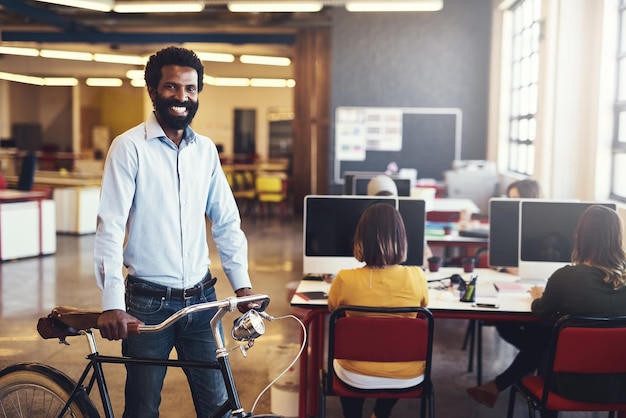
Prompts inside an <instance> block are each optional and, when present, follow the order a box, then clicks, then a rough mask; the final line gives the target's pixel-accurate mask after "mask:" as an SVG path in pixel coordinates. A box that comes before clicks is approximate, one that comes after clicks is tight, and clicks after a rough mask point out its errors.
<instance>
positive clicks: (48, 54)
mask: <svg viewBox="0 0 626 418" xmlns="http://www.w3.org/2000/svg"><path fill="white" fill-rule="evenodd" d="M39 55H40V56H41V57H44V58H58V59H64V60H75V61H92V60H93V54H91V53H89V52H74V51H55V50H52V49H42V50H41V51H39Z"/></svg>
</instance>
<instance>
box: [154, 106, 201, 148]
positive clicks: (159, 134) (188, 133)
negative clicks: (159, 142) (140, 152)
mask: <svg viewBox="0 0 626 418" xmlns="http://www.w3.org/2000/svg"><path fill="white" fill-rule="evenodd" d="M158 138H163V139H165V138H167V136H166V135H165V131H163V128H162V127H161V125H160V124H159V121H158V120H157V118H156V116H155V114H154V112H152V113H150V117H149V118H148V120H147V121H146V140H150V139H158ZM183 141H186V142H187V143H188V144H190V143H192V142H195V141H196V133H195V132H194V131H193V129H191V127H189V126H187V128H185V135H184V137H183Z"/></svg>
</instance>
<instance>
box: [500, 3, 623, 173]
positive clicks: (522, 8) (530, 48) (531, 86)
mask: <svg viewBox="0 0 626 418" xmlns="http://www.w3.org/2000/svg"><path fill="white" fill-rule="evenodd" d="M510 13H511V17H512V19H511V29H510V32H509V33H510V37H511V38H510V42H511V62H510V65H511V67H510V71H511V78H510V80H511V82H510V99H509V100H510V114H509V129H508V139H507V145H508V147H507V157H506V161H507V168H508V170H509V171H512V172H516V173H520V174H524V175H532V174H533V173H534V169H535V139H536V137H537V121H536V114H537V103H538V86H537V84H538V80H539V41H540V38H541V24H540V17H541V0H522V1H519V2H516V3H515V4H514V5H513V6H512V8H511V9H510ZM625 71H626V70H625ZM625 145H626V143H625Z"/></svg>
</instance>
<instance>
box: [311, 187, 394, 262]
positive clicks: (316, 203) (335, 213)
mask: <svg viewBox="0 0 626 418" xmlns="http://www.w3.org/2000/svg"><path fill="white" fill-rule="evenodd" d="M381 202H382V203H388V204H390V205H392V206H393V207H395V208H397V207H398V199H397V198H395V197H385V196H376V197H375V196H337V195H329V196H313V195H311V196H305V198H304V233H303V236H304V240H303V241H304V253H303V257H304V258H303V270H304V274H337V272H338V271H339V270H341V269H351V268H356V267H360V266H362V265H363V263H361V262H359V261H357V259H356V258H354V255H353V249H354V232H355V231H356V226H357V224H358V222H359V219H360V218H361V214H363V212H364V211H365V209H367V208H368V207H370V206H371V205H373V204H375V203H381Z"/></svg>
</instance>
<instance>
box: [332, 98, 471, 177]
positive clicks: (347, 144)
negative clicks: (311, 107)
mask: <svg viewBox="0 0 626 418" xmlns="http://www.w3.org/2000/svg"><path fill="white" fill-rule="evenodd" d="M462 120H463V114H462V111H461V109H459V108H432V107H364V106H340V107H337V108H336V109H335V152H334V182H335V183H336V184H342V183H343V173H344V172H346V171H377V172H382V171H385V170H386V169H387V165H388V164H389V163H390V162H395V163H396V165H397V166H398V167H399V168H414V169H416V170H417V172H418V177H419V178H434V179H437V180H443V173H444V171H446V170H449V169H451V168H452V163H453V161H455V160H460V159H461V136H462Z"/></svg>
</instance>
